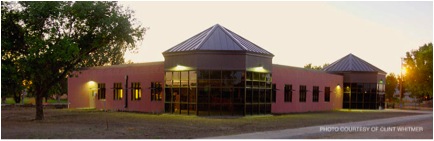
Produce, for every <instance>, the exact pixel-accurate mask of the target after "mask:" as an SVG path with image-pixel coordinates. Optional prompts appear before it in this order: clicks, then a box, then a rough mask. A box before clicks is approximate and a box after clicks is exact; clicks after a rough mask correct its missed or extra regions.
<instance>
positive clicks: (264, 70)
mask: <svg viewBox="0 0 434 141" xmlns="http://www.w3.org/2000/svg"><path fill="white" fill-rule="evenodd" d="M252 70H253V71H254V72H268V71H267V70H266V69H264V67H263V66H262V65H259V66H258V67H254V68H253V69H252Z"/></svg>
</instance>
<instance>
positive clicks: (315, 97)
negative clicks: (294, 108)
mask: <svg viewBox="0 0 434 141" xmlns="http://www.w3.org/2000/svg"><path fill="white" fill-rule="evenodd" d="M318 101H319V87H318V86H313V90H312V102H318Z"/></svg>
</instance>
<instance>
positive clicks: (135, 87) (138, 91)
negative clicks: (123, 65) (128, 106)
mask: <svg viewBox="0 0 434 141" xmlns="http://www.w3.org/2000/svg"><path fill="white" fill-rule="evenodd" d="M140 99H142V87H140V82H133V83H131V100H140Z"/></svg>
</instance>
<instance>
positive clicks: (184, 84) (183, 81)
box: [181, 71, 188, 87]
mask: <svg viewBox="0 0 434 141" xmlns="http://www.w3.org/2000/svg"><path fill="white" fill-rule="evenodd" d="M181 87H188V72H187V71H183V72H181Z"/></svg>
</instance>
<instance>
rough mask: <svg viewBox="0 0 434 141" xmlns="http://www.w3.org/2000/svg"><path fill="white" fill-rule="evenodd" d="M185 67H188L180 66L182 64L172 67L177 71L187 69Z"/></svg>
mask: <svg viewBox="0 0 434 141" xmlns="http://www.w3.org/2000/svg"><path fill="white" fill-rule="evenodd" d="M187 69H188V67H186V66H182V65H176V67H175V68H174V70H177V71H182V70H187Z"/></svg>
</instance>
